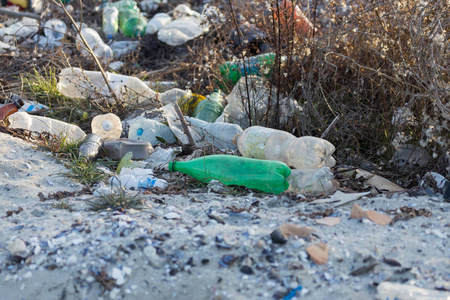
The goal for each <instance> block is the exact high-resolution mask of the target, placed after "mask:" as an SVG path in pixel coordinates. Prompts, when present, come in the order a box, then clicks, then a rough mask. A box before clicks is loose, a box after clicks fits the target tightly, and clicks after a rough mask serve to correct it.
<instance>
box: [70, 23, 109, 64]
mask: <svg viewBox="0 0 450 300" xmlns="http://www.w3.org/2000/svg"><path fill="white" fill-rule="evenodd" d="M81 34H82V35H83V37H84V39H85V40H86V42H87V43H88V44H89V47H91V49H92V51H94V53H95V55H97V56H98V57H101V58H105V59H108V58H113V56H114V53H113V51H112V49H111V47H109V46H108V45H106V44H105V43H104V42H103V40H102V38H101V37H100V35H99V34H98V32H97V31H96V30H95V29H92V28H89V27H85V26H83V27H82V28H81ZM77 45H78V47H79V48H80V51H81V54H82V55H83V56H90V54H89V51H87V50H86V49H85V46H84V43H83V41H82V39H81V37H80V35H79V34H77Z"/></svg>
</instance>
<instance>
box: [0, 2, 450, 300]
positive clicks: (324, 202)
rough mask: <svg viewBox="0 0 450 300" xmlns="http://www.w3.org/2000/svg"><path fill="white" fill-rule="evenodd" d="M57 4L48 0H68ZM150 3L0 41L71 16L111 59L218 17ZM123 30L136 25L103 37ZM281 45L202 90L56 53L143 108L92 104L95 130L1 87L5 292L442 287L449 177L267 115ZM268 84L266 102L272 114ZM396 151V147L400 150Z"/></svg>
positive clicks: (372, 291) (97, 51)
mask: <svg viewBox="0 0 450 300" xmlns="http://www.w3.org/2000/svg"><path fill="white" fill-rule="evenodd" d="M8 2H9V3H10V4H15V5H19V6H21V7H22V8H25V9H31V10H33V11H40V10H41V9H42V5H37V4H36V3H35V4H34V6H32V5H31V4H30V3H31V2H27V4H23V2H26V1H8ZM16 2H17V3H16ZM57 2H59V1H57ZM65 2H69V1H62V2H60V5H59V6H60V7H59V8H60V9H62V10H63V11H64V12H66V13H69V11H70V10H71V9H70V4H69V5H67V6H64V5H61V4H68V3H65ZM163 2H164V1H154V0H148V1H141V2H140V3H139V5H138V3H137V2H136V1H132V0H122V1H117V2H107V3H104V4H102V5H101V6H100V7H99V9H101V10H102V21H103V23H102V31H103V32H102V33H99V32H98V31H97V30H96V29H94V28H89V27H87V26H86V25H85V24H82V23H75V22H74V23H73V24H70V26H68V25H67V24H65V23H64V22H63V21H62V20H60V19H49V20H47V21H46V22H45V23H44V27H45V29H44V31H43V33H44V35H41V34H40V33H41V32H39V30H38V27H39V24H40V23H39V21H38V20H37V19H33V18H24V19H23V20H21V21H19V22H16V23H13V24H10V25H9V26H7V27H5V28H0V37H1V38H2V41H3V42H2V43H3V44H5V46H3V44H2V45H0V46H1V49H3V50H2V51H13V47H15V46H14V45H13V43H14V41H15V40H16V39H17V38H18V37H21V38H26V39H28V38H31V39H33V41H34V42H35V43H36V45H37V46H38V47H40V48H41V49H56V48H58V47H60V46H61V43H63V39H64V37H65V35H67V34H68V32H69V31H71V30H74V31H73V32H74V33H75V35H76V43H77V45H78V47H79V48H80V49H81V50H80V51H81V54H82V55H84V56H86V57H92V56H95V57H96V58H99V59H100V60H104V61H108V62H109V63H110V69H111V65H113V64H112V62H111V61H112V60H114V59H118V58H120V56H121V55H122V54H123V53H124V49H125V48H128V49H135V48H136V47H137V46H138V44H137V43H135V41H134V40H133V39H136V38H139V37H140V36H143V35H145V34H157V37H158V39H159V40H160V41H162V42H164V43H166V44H168V45H170V46H179V45H182V44H184V43H186V42H188V41H190V40H192V39H195V38H198V37H199V36H201V35H202V34H204V33H206V32H208V30H209V28H210V24H209V22H210V20H211V15H214V16H216V17H217V18H218V20H219V21H221V22H223V21H224V20H223V15H222V14H221V13H220V10H219V9H218V8H216V7H214V6H205V9H204V10H203V11H202V12H201V13H199V12H197V11H195V10H192V9H191V8H190V7H189V6H188V5H186V4H180V5H177V6H175V8H174V9H173V10H172V11H170V12H168V13H161V12H158V13H155V12H156V11H157V9H158V8H159V6H160V4H162V3H163ZM33 3H34V2H33ZM38 3H40V2H39V1H38ZM282 3H283V5H285V6H289V5H291V6H292V3H291V4H289V3H290V1H282ZM55 5H56V4H55ZM293 12H294V13H295V16H296V18H297V23H296V26H295V30H297V31H298V32H299V33H301V34H309V33H310V32H311V31H312V30H313V29H312V27H313V25H312V23H311V22H309V20H308V19H307V18H306V17H305V16H304V15H303V14H302V12H301V10H300V8H299V7H298V6H295V7H294V8H293ZM150 15H151V18H147V17H148V16H150ZM146 16H147V17H146ZM276 17H277V18H278V17H279V18H280V20H281V21H283V18H282V17H281V16H276ZM71 27H73V28H71ZM118 34H122V35H124V36H126V37H127V38H129V39H131V40H127V41H116V40H114V41H112V40H113V39H115V38H116V37H117V35H118ZM102 36H105V37H106V38H107V39H108V40H109V41H108V42H105V41H104V40H103V39H102ZM9 43H11V44H9ZM125 51H127V50H125ZM276 59H277V56H276V54H275V53H273V52H267V53H264V54H259V55H256V56H253V57H251V58H250V59H248V60H247V61H246V62H245V64H242V63H239V62H236V61H229V62H226V63H224V64H222V65H221V66H220V67H219V69H218V70H217V73H218V74H220V78H219V79H218V80H217V81H216V85H217V86H216V89H215V90H214V92H212V93H210V94H209V95H206V96H203V95H200V94H195V93H193V91H191V90H189V89H180V88H177V87H174V86H173V85H172V84H167V88H165V89H160V87H158V88H155V86H152V83H149V82H144V81H143V80H141V79H139V78H137V77H135V76H129V75H125V74H119V73H117V72H104V71H103V70H101V71H95V70H84V69H82V68H77V67H67V68H62V69H61V70H60V72H59V73H58V83H57V85H56V88H57V90H58V92H59V93H60V94H61V95H63V96H65V97H70V98H77V99H85V100H88V101H91V100H92V101H94V102H95V101H97V102H96V103H97V104H98V103H102V105H105V106H106V105H120V107H123V108H127V109H130V110H132V108H134V107H141V108H142V109H140V110H137V109H136V110H134V111H132V113H131V114H130V115H129V116H127V117H125V118H120V117H119V116H118V115H117V114H113V113H110V112H108V113H101V114H96V115H95V116H94V117H93V118H92V120H91V124H90V130H89V129H85V130H83V129H82V128H81V127H80V126H77V125H75V124H71V123H70V122H66V121H64V120H57V119H55V118H49V117H45V116H42V115H39V113H41V112H45V111H51V110H54V109H55V108H54V107H50V106H46V105H43V104H41V103H38V102H35V101H29V100H28V99H26V98H25V97H23V96H20V95H17V94H14V93H12V94H11V95H9V97H8V98H7V99H5V101H4V102H5V103H4V104H3V105H1V106H0V128H1V131H2V132H6V133H9V134H5V133H0V138H1V140H2V144H4V147H2V149H1V150H0V164H1V166H2V167H1V168H2V169H1V170H0V175H1V176H3V177H4V178H5V180H4V182H5V184H4V185H3V186H2V187H0V189H1V191H0V195H4V196H0V201H1V202H2V209H1V210H0V213H1V214H2V218H3V220H4V222H3V224H2V225H1V227H0V228H1V229H2V230H1V232H2V233H1V234H0V236H1V238H0V257H1V258H2V259H1V260H0V261H1V262H0V286H2V289H3V291H4V293H5V294H6V295H8V298H9V299H13V298H14V297H15V295H18V294H20V297H19V298H23V299H28V298H33V297H38V298H48V297H49V295H58V297H60V298H66V297H68V298H74V299H91V298H97V297H103V296H108V297H110V298H111V299H128V298H130V299H131V298H137V297H139V298H155V299H156V298H159V299H162V298H164V299H166V298H176V299H180V298H191V299H203V298H212V299H241V298H242V299H273V298H275V299H294V298H295V299H297V298H299V297H310V298H311V299H324V298H327V297H329V295H332V296H334V297H337V298H339V299H343V298H373V297H374V296H375V295H376V297H377V299H387V298H395V297H397V298H398V297H399V296H403V295H406V294H409V295H410V296H409V298H405V299H426V298H427V297H428V299H430V298H432V299H448V297H450V292H449V290H450V287H449V285H448V279H449V273H448V270H447V269H445V266H447V265H448V262H449V257H448V253H447V251H446V249H447V248H448V245H447V238H448V235H449V233H448V230H446V228H448V227H449V224H448V221H447V219H446V215H447V214H448V211H449V206H448V200H449V198H450V195H449V193H450V191H449V190H450V183H449V182H448V181H447V180H446V179H445V178H444V177H443V176H442V175H440V174H437V173H433V172H428V173H427V174H426V175H425V177H424V178H422V179H421V186H420V187H418V188H417V189H410V190H405V189H403V188H402V187H401V186H399V185H397V184H395V183H394V182H391V181H389V180H387V179H386V178H383V177H381V176H379V175H376V174H373V173H370V172H369V171H366V170H363V169H361V168H355V167H352V166H345V165H339V164H337V162H336V160H335V158H334V157H333V154H334V152H335V150H336V149H335V146H334V145H333V144H332V143H330V142H329V141H327V140H326V139H324V138H319V137H314V136H301V137H297V136H295V135H293V134H291V133H289V132H286V131H283V130H277V129H273V128H268V127H266V126H265V124H271V121H272V120H271V119H276V122H277V124H280V125H286V124H288V122H289V121H290V120H292V119H293V118H294V117H295V116H296V115H298V114H299V113H300V112H301V110H302V108H301V107H300V105H299V104H298V101H296V100H295V99H293V98H291V97H289V96H286V97H281V98H280V97H278V96H279V93H278V92H277V90H276V88H274V87H269V84H268V80H269V79H270V78H271V76H272V72H273V70H274V65H275V61H276ZM284 59H285V58H281V60H282V61H283V60H284ZM116 63H119V64H120V61H117V62H116ZM118 69H120V68H118ZM273 99H278V101H277V107H278V108H279V112H278V113H277V114H275V115H270V116H269V115H268V114H267V111H268V110H269V109H270V107H271V105H273V103H272V102H271V101H273ZM100 100H102V101H103V102H101V101H100ZM148 107H152V108H148ZM249 110H251V111H249ZM12 135H17V136H23V137H24V138H26V139H28V140H29V141H32V142H33V143H35V144H34V145H36V144H42V142H43V141H45V142H46V143H49V141H50V142H55V141H56V142H57V143H59V145H60V146H61V145H62V146H67V147H69V148H70V147H74V148H75V153H72V154H71V155H72V156H71V157H72V158H75V159H76V160H77V161H81V162H82V164H85V165H93V166H95V168H98V170H100V171H101V172H102V173H104V175H105V177H102V179H99V180H97V181H96V182H95V184H85V185H81V184H79V183H76V182H75V181H72V180H71V179H69V178H68V176H70V175H67V174H66V175H67V177H66V176H64V175H62V173H64V172H67V171H68V170H67V169H66V168H65V167H64V166H62V165H60V164H57V162H56V160H55V158H54V157H52V156H51V153H49V154H48V153H45V152H42V151H38V150H35V149H32V147H31V146H30V144H29V143H26V142H25V141H21V140H19V139H17V138H15V137H13V136H12ZM46 137H48V140H49V141H48V140H46ZM31 145H33V144H31ZM62 146H61V147H62ZM407 150H408V149H402V150H401V151H399V152H398V153H396V154H395V155H396V156H395V157H397V160H400V157H401V158H402V159H403V160H402V162H403V163H405V164H406V163H412V162H411V159H412V158H411V155H410V156H409V157H407V158H405V157H404V155H406V154H405V151H407ZM411 153H415V151H412V152H411ZM411 153H410V154H411ZM417 159H423V158H422V156H421V157H419V158H417ZM417 159H416V160H415V162H416V161H417ZM63 161H64V160H63ZM105 161H106V162H108V163H109V168H106V167H104V166H101V162H105ZM338 163H339V162H338ZM52 178H54V179H52ZM95 209H99V210H103V211H101V212H96V211H93V210H95ZM429 245H433V247H430V246H429ZM420 297H422V298H420ZM399 299H403V298H401V297H400V298H399Z"/></svg>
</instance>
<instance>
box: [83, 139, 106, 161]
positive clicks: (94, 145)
mask: <svg viewBox="0 0 450 300" xmlns="http://www.w3.org/2000/svg"><path fill="white" fill-rule="evenodd" d="M101 146H102V137H101V136H98V135H96V134H94V133H90V134H89V135H88V136H87V137H86V139H85V140H84V142H83V143H82V144H81V145H80V148H79V149H78V153H79V155H80V156H82V157H87V158H89V159H94V158H95V157H96V156H97V155H98V154H99V152H100V147H101Z"/></svg>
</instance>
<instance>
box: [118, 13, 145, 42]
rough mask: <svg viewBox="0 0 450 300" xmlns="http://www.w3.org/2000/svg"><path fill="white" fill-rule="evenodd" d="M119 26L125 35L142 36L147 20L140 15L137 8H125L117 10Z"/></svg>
mask: <svg viewBox="0 0 450 300" xmlns="http://www.w3.org/2000/svg"><path fill="white" fill-rule="evenodd" d="M119 27H120V30H121V31H122V33H123V34H124V35H125V36H128V37H137V36H143V35H144V34H145V30H146V28H147V20H146V19H145V17H144V16H142V15H141V12H140V10H139V8H137V7H136V8H132V9H126V10H124V11H120V12H119Z"/></svg>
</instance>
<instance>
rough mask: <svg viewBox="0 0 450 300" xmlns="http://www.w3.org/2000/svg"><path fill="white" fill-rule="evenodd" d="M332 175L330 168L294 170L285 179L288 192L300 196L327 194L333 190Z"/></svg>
mask: <svg viewBox="0 0 450 300" xmlns="http://www.w3.org/2000/svg"><path fill="white" fill-rule="evenodd" d="M333 178H334V176H333V173H332V172H331V171H330V168H327V167H324V168H320V169H294V170H291V175H290V176H289V177H288V178H287V181H288V182H289V191H292V192H294V193H301V194H319V193H327V192H329V191H331V190H332V189H333V182H332V180H333Z"/></svg>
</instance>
